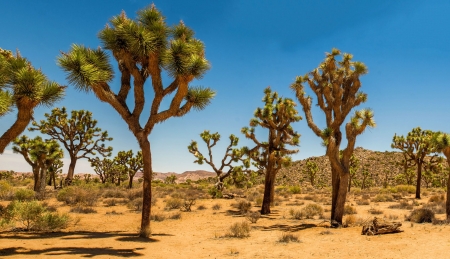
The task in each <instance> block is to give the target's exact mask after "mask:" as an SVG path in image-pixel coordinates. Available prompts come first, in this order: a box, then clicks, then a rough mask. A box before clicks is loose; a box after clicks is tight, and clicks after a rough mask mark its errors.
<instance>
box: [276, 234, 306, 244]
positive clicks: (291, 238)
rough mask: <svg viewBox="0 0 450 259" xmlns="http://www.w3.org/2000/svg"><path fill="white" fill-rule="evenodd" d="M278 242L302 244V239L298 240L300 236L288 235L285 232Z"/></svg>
mask: <svg viewBox="0 0 450 259" xmlns="http://www.w3.org/2000/svg"><path fill="white" fill-rule="evenodd" d="M278 242H280V243H289V242H297V243H298V242H301V241H300V239H299V238H298V235H295V234H292V233H287V232H283V233H282V234H281V236H280V238H279V239H278Z"/></svg>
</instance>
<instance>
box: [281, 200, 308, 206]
mask: <svg viewBox="0 0 450 259" xmlns="http://www.w3.org/2000/svg"><path fill="white" fill-rule="evenodd" d="M304 204H305V202H304V201H298V200H295V201H294V202H291V203H286V206H301V205H304Z"/></svg>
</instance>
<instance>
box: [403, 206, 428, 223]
mask: <svg viewBox="0 0 450 259" xmlns="http://www.w3.org/2000/svg"><path fill="white" fill-rule="evenodd" d="M434 219H435V218H434V212H433V211H432V210H430V209H426V208H420V209H415V210H413V211H411V214H409V216H407V217H406V220H407V221H411V222H414V223H425V222H429V223H432V222H433V220H434Z"/></svg>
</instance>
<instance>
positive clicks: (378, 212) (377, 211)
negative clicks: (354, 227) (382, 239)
mask: <svg viewBox="0 0 450 259" xmlns="http://www.w3.org/2000/svg"><path fill="white" fill-rule="evenodd" d="M368 212H369V213H370V214H372V215H380V214H383V213H384V212H383V211H382V210H380V209H377V208H370V210H368Z"/></svg>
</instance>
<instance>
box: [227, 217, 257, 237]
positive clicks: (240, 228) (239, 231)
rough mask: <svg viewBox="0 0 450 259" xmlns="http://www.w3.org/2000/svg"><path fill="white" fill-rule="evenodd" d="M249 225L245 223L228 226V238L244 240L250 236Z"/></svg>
mask: <svg viewBox="0 0 450 259" xmlns="http://www.w3.org/2000/svg"><path fill="white" fill-rule="evenodd" d="M250 230H251V227H250V224H248V223H247V222H245V221H242V222H236V223H233V224H232V225H231V226H230V229H229V232H228V234H227V236H228V237H237V238H244V237H248V236H250Z"/></svg>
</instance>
